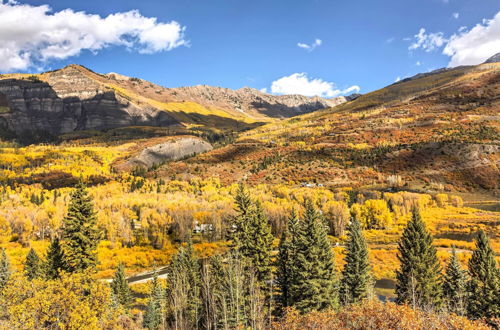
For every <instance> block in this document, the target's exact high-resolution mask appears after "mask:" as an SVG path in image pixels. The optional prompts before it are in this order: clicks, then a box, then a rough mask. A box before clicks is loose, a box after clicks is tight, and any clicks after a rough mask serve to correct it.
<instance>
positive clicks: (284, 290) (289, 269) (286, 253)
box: [276, 210, 299, 309]
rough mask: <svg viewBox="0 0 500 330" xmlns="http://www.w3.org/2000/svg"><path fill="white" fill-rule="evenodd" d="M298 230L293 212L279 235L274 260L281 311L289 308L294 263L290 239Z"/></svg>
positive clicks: (297, 221)
mask: <svg viewBox="0 0 500 330" xmlns="http://www.w3.org/2000/svg"><path fill="white" fill-rule="evenodd" d="M298 230H299V219H298V217H297V213H296V212H295V210H292V214H291V215H290V217H289V218H288V222H287V226H286V228H285V231H284V232H283V234H282V235H281V238H280V243H279V246H278V257H277V259H276V269H277V276H276V282H277V284H278V287H279V298H278V300H279V307H280V308H281V309H283V308H285V307H288V306H291V303H292V301H291V296H290V285H291V283H292V282H293V278H294V275H293V263H294V261H295V257H296V256H295V252H296V251H295V250H294V245H293V242H292V239H293V238H294V237H296V236H297V234H298Z"/></svg>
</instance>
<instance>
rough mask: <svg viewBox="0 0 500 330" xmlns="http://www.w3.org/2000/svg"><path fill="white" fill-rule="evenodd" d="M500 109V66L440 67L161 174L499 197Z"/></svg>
mask: <svg viewBox="0 0 500 330" xmlns="http://www.w3.org/2000/svg"><path fill="white" fill-rule="evenodd" d="M499 110H500V63H495V62H494V63H487V64H482V65H478V66H471V67H459V68H454V69H446V70H438V71H436V72H433V73H431V74H423V75H418V76H416V77H414V78H411V79H406V80H405V81H401V82H398V83H395V84H393V85H390V86H388V87H386V88H383V89H380V90H377V91H375V92H372V93H369V94H366V95H363V96H361V97H359V98H357V99H356V100H354V101H352V102H348V103H344V104H341V105H339V106H336V107H333V108H329V109H325V110H320V111H316V112H313V113H310V114H306V115H303V116H299V117H294V118H291V119H287V120H283V121H279V122H274V123H270V124H267V125H264V126H261V127H258V128H256V129H253V130H250V131H248V132H244V133H242V134H241V135H240V137H239V140H238V141H237V142H236V143H235V144H232V145H229V146H226V147H224V148H222V149H216V150H214V151H212V152H209V153H207V154H204V155H199V156H197V157H195V158H193V159H191V160H189V161H187V162H183V163H182V166H181V165H177V164H171V165H170V166H168V167H163V168H162V169H161V171H163V174H164V175H181V176H193V171H192V168H199V167H201V168H202V170H200V171H199V173H201V174H199V175H200V176H202V177H207V176H208V175H209V176H214V175H215V176H218V177H220V178H221V179H222V180H224V181H226V182H233V181H238V180H240V179H242V178H247V179H248V180H249V181H250V182H254V183H260V182H267V183H269V182H274V183H288V182H296V183H299V182H303V183H304V182H317V183H320V184H323V185H328V186H343V185H349V184H354V185H358V186H367V185H369V186H373V185H375V186H377V185H379V186H387V185H398V186H399V185H406V187H407V188H414V189H423V190H439V189H443V187H444V188H445V189H449V190H462V191H466V190H476V189H487V190H490V191H495V190H498V188H499V186H498V185H499V182H500V170H499V166H500V152H499V151H500V147H499V142H500V136H499V128H500V113H499ZM177 166H179V168H177ZM186 166H187V168H186ZM197 175H198V174H197Z"/></svg>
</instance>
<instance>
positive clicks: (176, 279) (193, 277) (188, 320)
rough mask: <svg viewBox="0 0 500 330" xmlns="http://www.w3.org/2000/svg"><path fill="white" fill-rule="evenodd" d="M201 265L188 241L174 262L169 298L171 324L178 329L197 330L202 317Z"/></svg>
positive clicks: (170, 274)
mask: <svg viewBox="0 0 500 330" xmlns="http://www.w3.org/2000/svg"><path fill="white" fill-rule="evenodd" d="M200 295H201V279H200V265H199V262H198V258H196V256H195V254H194V249H193V244H192V242H191V240H190V239H189V240H188V243H187V245H186V246H184V247H182V248H181V249H180V250H179V252H178V253H177V255H176V256H175V257H174V259H173V260H172V264H171V265H170V272H169V287H168V296H169V300H170V302H171V309H172V315H171V319H172V320H171V323H173V325H176V327H179V326H180V327H187V328H196V327H197V326H198V324H199V321H200V316H201V307H202V306H201V296H200Z"/></svg>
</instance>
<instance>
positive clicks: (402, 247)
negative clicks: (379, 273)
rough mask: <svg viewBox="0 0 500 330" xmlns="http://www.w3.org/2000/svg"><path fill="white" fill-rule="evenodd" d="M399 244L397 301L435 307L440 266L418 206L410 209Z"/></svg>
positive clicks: (438, 298)
mask: <svg viewBox="0 0 500 330" xmlns="http://www.w3.org/2000/svg"><path fill="white" fill-rule="evenodd" d="M398 248H399V252H398V259H399V262H400V268H399V270H398V271H397V272H396V295H397V298H396V302H397V303H399V304H405V303H406V304H411V305H412V306H414V307H421V308H435V307H438V306H439V305H440V298H441V283H440V274H441V269H440V266H439V261H438V258H437V255H436V248H435V247H434V246H433V245H432V236H431V234H430V233H429V232H428V231H427V229H426V228H425V224H424V222H423V220H422V218H421V216H420V212H419V210H418V209H417V208H414V209H413V214H412V218H411V220H410V221H409V222H408V224H407V226H406V228H405V230H404V231H403V235H402V236H401V239H400V241H399V243H398Z"/></svg>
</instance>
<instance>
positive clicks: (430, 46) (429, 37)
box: [408, 28, 447, 52]
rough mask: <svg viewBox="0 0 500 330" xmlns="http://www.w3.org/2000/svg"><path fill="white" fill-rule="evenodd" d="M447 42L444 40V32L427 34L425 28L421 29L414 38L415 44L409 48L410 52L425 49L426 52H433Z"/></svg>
mask: <svg viewBox="0 0 500 330" xmlns="http://www.w3.org/2000/svg"><path fill="white" fill-rule="evenodd" d="M446 42H447V40H446V39H445V38H444V34H443V32H437V33H426V32H425V29H424V28H421V29H420V31H419V32H418V34H416V35H415V36H414V42H413V43H412V44H411V45H410V46H409V47H408V49H409V50H416V49H419V48H421V49H423V50H425V51H426V52H431V51H433V50H435V49H436V48H439V47H441V46H443V45H444V44H445V43H446Z"/></svg>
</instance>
